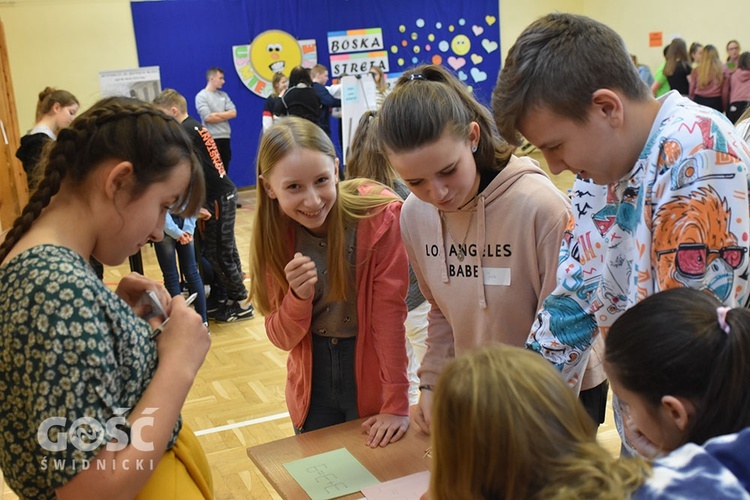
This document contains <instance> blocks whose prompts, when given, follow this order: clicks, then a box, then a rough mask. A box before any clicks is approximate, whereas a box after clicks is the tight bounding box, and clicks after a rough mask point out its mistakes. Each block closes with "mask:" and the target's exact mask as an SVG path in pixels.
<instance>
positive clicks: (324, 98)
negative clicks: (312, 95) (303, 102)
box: [310, 64, 341, 137]
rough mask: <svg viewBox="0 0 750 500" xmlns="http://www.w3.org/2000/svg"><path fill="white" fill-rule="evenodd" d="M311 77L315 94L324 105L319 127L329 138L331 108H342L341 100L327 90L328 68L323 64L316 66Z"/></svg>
mask: <svg viewBox="0 0 750 500" xmlns="http://www.w3.org/2000/svg"><path fill="white" fill-rule="evenodd" d="M310 77H311V78H312V82H313V84H312V86H313V88H314V89H315V92H317V94H318V97H319V98H320V103H321V105H322V107H321V109H320V118H319V119H318V125H319V126H320V128H322V129H323V131H324V132H325V133H326V135H328V137H331V108H340V107H341V99H338V98H336V97H333V96H332V95H331V93H330V92H328V89H327V88H326V84H327V83H328V68H326V67H325V66H323V65H322V64H316V65H315V66H313V67H312V69H311V70H310Z"/></svg>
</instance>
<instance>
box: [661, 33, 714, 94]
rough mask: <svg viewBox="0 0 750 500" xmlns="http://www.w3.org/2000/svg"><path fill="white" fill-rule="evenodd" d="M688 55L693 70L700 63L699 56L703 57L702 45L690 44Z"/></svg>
mask: <svg viewBox="0 0 750 500" xmlns="http://www.w3.org/2000/svg"><path fill="white" fill-rule="evenodd" d="M688 55H689V56H690V65H691V66H692V67H693V68H695V67H696V66H698V64H700V62H701V56H702V55H703V45H701V44H700V43H698V42H693V43H691V44H690V51H689V52H688ZM657 97H658V96H657Z"/></svg>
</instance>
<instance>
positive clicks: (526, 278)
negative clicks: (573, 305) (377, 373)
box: [401, 156, 605, 389]
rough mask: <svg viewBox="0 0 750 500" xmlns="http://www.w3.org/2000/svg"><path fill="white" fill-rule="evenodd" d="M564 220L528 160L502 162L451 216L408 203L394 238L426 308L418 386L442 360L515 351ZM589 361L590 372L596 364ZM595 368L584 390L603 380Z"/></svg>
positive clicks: (543, 286)
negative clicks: (499, 347)
mask: <svg viewBox="0 0 750 500" xmlns="http://www.w3.org/2000/svg"><path fill="white" fill-rule="evenodd" d="M570 217H571V213H570V203H569V201H568V199H567V197H566V196H565V195H563V194H562V193H561V192H560V191H559V190H558V189H557V188H556V187H555V186H554V185H553V184H552V182H551V181H550V180H549V178H548V177H547V175H546V174H545V173H544V172H543V171H542V170H541V169H540V168H539V167H538V166H537V164H536V162H535V161H534V160H532V159H530V158H527V157H523V158H517V157H515V156H513V157H511V160H510V162H509V163H508V165H507V166H506V167H505V169H504V170H503V171H502V172H500V173H499V174H498V175H497V177H495V179H494V180H493V181H492V182H491V183H490V185H489V186H487V188H485V189H484V191H482V192H481V193H479V195H478V196H477V198H476V199H475V201H474V202H472V203H470V204H469V205H468V206H467V207H465V208H463V209H462V210H459V211H457V212H443V213H441V212H440V211H439V210H438V209H437V208H436V207H434V206H433V205H430V204H429V203H425V202H423V201H421V200H419V199H418V198H417V197H416V196H414V195H411V196H409V198H407V200H406V202H404V207H403V210H402V212H401V234H402V236H403V239H404V244H405V245H406V251H407V253H408V254H409V262H410V263H411V265H412V267H413V269H414V272H415V273H416V275H417V278H418V280H419V286H420V289H421V290H422V293H423V294H424V296H425V298H426V299H427V300H429V301H430V304H431V305H432V307H431V310H430V313H429V315H428V319H429V327H428V330H427V332H428V333H427V352H426V354H425V356H424V359H423V360H422V366H421V368H420V371H419V375H420V380H421V383H422V384H425V385H433V384H435V383H436V382H437V378H438V375H439V374H440V372H441V371H442V369H443V367H444V366H445V364H446V363H447V362H448V361H450V359H451V358H453V357H454V356H458V355H460V354H461V353H463V352H465V351H467V350H470V349H472V348H475V347H479V346H485V345H491V344H497V343H503V344H509V345H514V346H518V347H523V346H524V344H525V342H526V339H527V338H528V336H529V333H530V331H531V325H532V323H533V322H534V318H535V316H536V312H537V310H538V309H539V307H540V306H541V304H542V301H543V299H544V298H545V297H546V296H547V295H548V294H549V293H550V292H551V291H552V290H553V289H554V288H555V285H556V283H557V279H556V273H557V264H558V254H559V250H560V244H561V242H562V238H563V233H564V231H565V228H566V225H567V224H568V221H569V219H570ZM464 236H465V237H464ZM454 238H455V239H460V238H464V239H463V240H462V241H455V240H454ZM464 243H465V244H464ZM462 253H463V254H465V256H463V255H461V254H462ZM593 358H594V361H593V362H592V364H591V366H593V365H596V364H597V363H598V360H597V359H596V358H595V356H594V357H593ZM595 368H596V372H597V373H596V375H595V376H592V377H590V378H589V379H588V380H586V381H585V382H584V384H585V386H584V387H583V388H584V389H590V388H592V387H595V386H596V385H598V384H600V383H601V382H602V381H603V380H604V378H605V376H604V373H603V371H602V369H601V366H596V367H595Z"/></svg>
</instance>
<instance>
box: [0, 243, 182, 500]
mask: <svg viewBox="0 0 750 500" xmlns="http://www.w3.org/2000/svg"><path fill="white" fill-rule="evenodd" d="M0 325H2V326H1V328H2V330H1V331H2V336H0V394H2V398H1V399H0V466H1V467H2V470H3V474H4V476H5V480H6V481H7V482H8V484H9V485H10V487H11V488H12V489H13V491H15V492H16V493H17V494H18V495H20V496H21V497H22V498H34V499H44V498H55V491H54V490H55V489H56V488H59V487H61V486H63V485H64V484H65V483H67V482H68V481H69V480H71V479H72V478H73V476H75V475H76V474H77V473H78V472H80V471H81V470H83V469H85V468H96V467H97V461H96V458H95V457H96V455H97V453H99V451H100V450H101V449H102V448H104V447H105V445H106V444H107V443H108V442H110V441H117V442H118V443H121V444H125V445H127V444H128V443H129V441H131V439H132V442H133V444H134V445H135V444H136V443H135V439H136V437H135V433H133V435H132V436H131V429H130V425H129V424H128V422H127V420H126V419H125V417H126V416H127V414H128V413H129V411H130V409H131V408H133V407H134V406H135V405H136V404H137V403H138V401H139V400H140V398H141V396H142V395H143V393H144V392H145V390H146V387H148V384H149V383H150V382H151V379H152V377H153V374H154V371H155V370H156V361H157V359H156V357H157V354H156V344H155V343H154V342H153V341H152V340H150V338H149V337H150V334H151V329H150V328H149V326H148V323H146V322H145V321H143V320H142V319H141V318H139V317H138V316H136V315H135V314H134V313H133V311H132V309H131V308H130V307H129V306H128V305H127V304H126V303H125V302H123V300H122V299H120V298H119V297H118V296H117V295H115V293H113V292H112V291H111V290H109V288H107V287H106V285H104V283H102V281H101V280H100V279H98V278H97V277H96V274H94V271H93V270H92V269H91V267H90V266H89V265H88V263H87V262H86V261H85V260H83V258H81V256H80V255H78V254H77V253H75V252H73V251H72V250H70V249H68V248H64V247H59V246H54V245H39V246H36V247H33V248H31V249H29V250H26V251H25V252H23V253H21V254H19V255H17V256H16V257H14V258H13V259H11V260H10V261H9V262H7V263H6V264H5V265H4V266H2V267H0ZM146 425H148V424H146ZM180 427H181V421H180V420H178V421H177V425H176V426H175V430H174V432H173V434H172V439H171V441H170V443H169V447H171V446H172V445H173V443H174V440H175V439H176V437H177V433H178V432H179V429H180ZM87 465H88V467H87ZM131 465H132V466H133V468H134V469H135V467H136V464H131ZM149 466H150V464H144V467H149Z"/></svg>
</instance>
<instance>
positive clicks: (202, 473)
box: [136, 423, 214, 500]
mask: <svg viewBox="0 0 750 500" xmlns="http://www.w3.org/2000/svg"><path fill="white" fill-rule="evenodd" d="M213 497H214V489H213V480H212V478H211V468H210V467H209V465H208V459H207V458H206V454H205V453H204V451H203V447H202V446H201V444H200V442H199V441H198V438H197V437H196V436H195V434H193V431H192V430H191V429H190V428H189V427H188V426H187V425H185V424H184V423H183V424H182V429H181V430H180V433H179V434H178V435H177V441H176V442H175V444H174V446H173V447H172V449H171V450H169V451H167V452H166V453H164V455H163V456H162V459H161V460H160V461H159V465H157V466H156V469H155V470H154V473H153V474H152V475H151V478H150V479H149V480H148V482H147V483H146V485H145V486H144V487H143V489H142V490H141V492H140V493H138V495H137V496H136V500H170V499H179V500H183V499H184V500H193V499H195V500H199V499H208V500H211V499H213Z"/></svg>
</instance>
